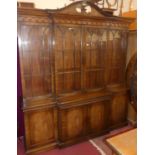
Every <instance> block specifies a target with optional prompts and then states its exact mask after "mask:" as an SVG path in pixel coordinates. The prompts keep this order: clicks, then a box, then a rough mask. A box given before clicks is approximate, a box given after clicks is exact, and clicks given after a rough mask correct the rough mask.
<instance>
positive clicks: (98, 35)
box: [83, 27, 107, 90]
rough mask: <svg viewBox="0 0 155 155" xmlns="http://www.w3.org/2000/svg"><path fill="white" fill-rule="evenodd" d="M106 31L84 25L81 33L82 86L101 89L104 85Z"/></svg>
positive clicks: (88, 88) (87, 88)
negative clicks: (82, 58)
mask: <svg viewBox="0 0 155 155" xmlns="http://www.w3.org/2000/svg"><path fill="white" fill-rule="evenodd" d="M106 42H107V32H106V30H104V29H102V28H98V27H85V29H84V33H83V53H84V54H83V55H84V56H83V57H84V87H85V89H86V90H93V89H102V88H104V85H105V80H104V76H105V75H104V74H105V54H106Z"/></svg>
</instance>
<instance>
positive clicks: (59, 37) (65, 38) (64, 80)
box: [54, 25, 82, 94]
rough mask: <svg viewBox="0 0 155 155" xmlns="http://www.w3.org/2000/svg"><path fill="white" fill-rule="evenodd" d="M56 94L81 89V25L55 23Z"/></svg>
mask: <svg viewBox="0 0 155 155" xmlns="http://www.w3.org/2000/svg"><path fill="white" fill-rule="evenodd" d="M54 31H55V37H54V51H55V81H56V94H63V93H73V92H78V91H80V90H81V37H82V36H81V26H78V25H76V26H75V25H55V29H54Z"/></svg>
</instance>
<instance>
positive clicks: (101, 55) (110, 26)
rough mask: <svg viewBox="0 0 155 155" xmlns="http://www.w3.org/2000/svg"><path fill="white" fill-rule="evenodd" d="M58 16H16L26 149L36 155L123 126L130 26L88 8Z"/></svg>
mask: <svg viewBox="0 0 155 155" xmlns="http://www.w3.org/2000/svg"><path fill="white" fill-rule="evenodd" d="M81 3H82V2H75V3H73V4H71V5H69V6H67V7H65V8H62V9H58V10H40V9H30V8H18V46H19V55H20V68H21V78H22V90H23V111H24V123H25V147H26V153H27V154H35V153H38V152H41V151H45V150H49V149H52V148H54V147H57V146H59V147H63V146H67V145H70V144H73V143H76V142H80V141H83V140H87V139H89V138H91V137H95V136H99V135H101V134H104V133H106V132H109V131H110V130H112V129H113V128H116V127H119V126H122V125H124V124H126V122H127V119H126V116H127V115H126V114H127V103H128V89H127V87H126V85H125V68H126V66H125V64H126V63H125V62H126V47H127V36H128V26H129V23H130V22H131V19H129V18H121V17H116V16H113V15H112V12H111V11H110V10H107V9H106V10H100V9H99V8H98V7H96V6H95V5H94V4H92V3H90V2H87V4H88V5H89V6H90V7H91V12H90V13H86V12H81V13H79V12H77V11H76V7H77V6H79V5H80V4H81Z"/></svg>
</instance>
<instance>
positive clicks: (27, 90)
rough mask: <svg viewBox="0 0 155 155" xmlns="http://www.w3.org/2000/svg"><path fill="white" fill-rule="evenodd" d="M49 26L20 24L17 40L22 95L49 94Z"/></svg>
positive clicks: (50, 67)
mask: <svg viewBox="0 0 155 155" xmlns="http://www.w3.org/2000/svg"><path fill="white" fill-rule="evenodd" d="M51 36H52V35H51V26H49V24H43V23H35V24H31V23H30V24H29V23H26V24H24V23H23V24H20V25H19V26H18V41H19V55H20V67H21V75H22V88H23V96H24V97H36V96H45V95H51V93H52V66H51V61H52V59H51V52H52V51H51V47H50V45H51Z"/></svg>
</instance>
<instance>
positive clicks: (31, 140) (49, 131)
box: [24, 108, 57, 149]
mask: <svg viewBox="0 0 155 155" xmlns="http://www.w3.org/2000/svg"><path fill="white" fill-rule="evenodd" d="M24 116H25V117H24V121H25V134H26V137H25V138H26V148H27V149H32V148H34V147H39V146H45V145H47V144H52V143H55V142H56V139H57V134H56V130H57V124H56V123H57V120H56V110H55V109H54V108H49V109H44V110H33V111H26V112H24Z"/></svg>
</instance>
